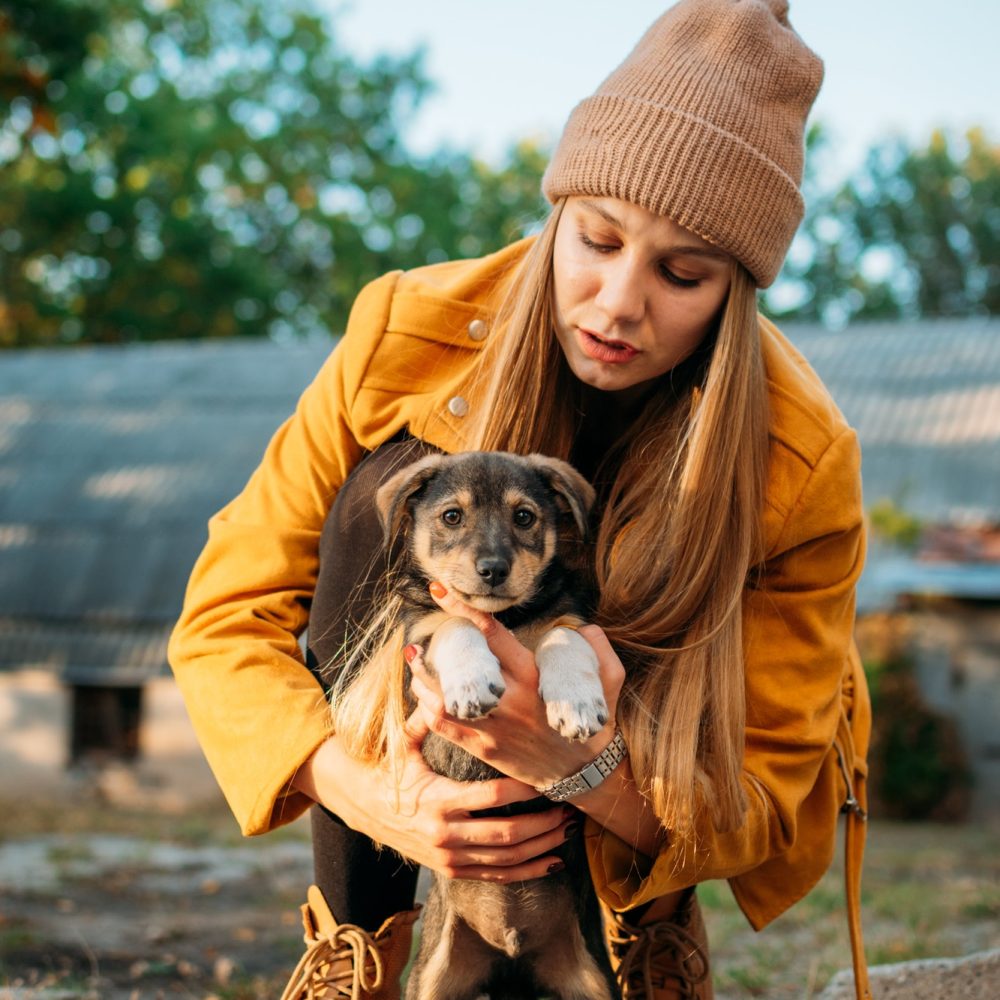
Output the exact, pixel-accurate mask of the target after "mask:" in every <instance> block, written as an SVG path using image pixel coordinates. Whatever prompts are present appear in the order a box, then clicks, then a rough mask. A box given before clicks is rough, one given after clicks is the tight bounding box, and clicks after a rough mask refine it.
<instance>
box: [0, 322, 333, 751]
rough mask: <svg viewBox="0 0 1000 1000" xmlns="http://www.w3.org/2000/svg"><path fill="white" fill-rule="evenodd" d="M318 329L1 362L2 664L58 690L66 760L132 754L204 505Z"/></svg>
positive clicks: (257, 446) (263, 440)
mask: <svg viewBox="0 0 1000 1000" xmlns="http://www.w3.org/2000/svg"><path fill="white" fill-rule="evenodd" d="M329 350H330V343H329V342H322V343H301V344H293V345H283V346H282V345H278V344H275V343H272V342H269V341H264V340H260V341H229V342H221V341H219V342H171V343H158V344H151V345H129V346H122V347H117V346H115V347H86V348H74V349H60V350H24V351H9V352H6V353H5V354H4V356H3V363H2V364H0V670H17V669H24V668H38V667H42V668H45V669H49V670H53V671H56V672H57V673H58V674H59V675H60V676H61V677H62V678H63V679H64V680H65V681H66V683H67V684H68V685H69V686H70V689H71V690H72V692H73V704H72V708H71V712H72V718H73V720H74V723H73V726H72V732H71V734H70V737H69V748H68V749H69V757H70V759H71V760H76V759H78V758H80V757H81V756H83V755H84V754H87V753H88V752H91V751H103V752H108V753H111V754H113V755H116V756H121V757H125V758H128V757H131V756H134V755H135V754H136V753H137V752H138V726H139V719H140V713H141V691H142V685H143V683H144V681H145V680H146V679H147V678H149V677H150V676H153V675H155V674H158V673H163V672H166V671H167V666H166V655H165V653H166V642H167V638H168V636H169V632H170V628H171V625H172V623H173V621H174V620H175V619H176V617H177V614H178V612H179V610H180V606H181V601H182V599H183V594H184V587H185V583H186V580H187V576H188V574H189V572H190V570H191V566H192V564H193V562H194V560H195V558H196V556H197V554H198V552H199V551H200V549H201V547H202V545H203V544H204V541H205V537H206V521H207V519H208V517H209V516H210V515H211V514H212V513H213V512H214V511H215V510H217V509H218V508H219V507H221V506H222V505H223V504H224V503H225V502H226V501H227V500H229V499H230V498H231V497H232V496H233V495H234V494H235V493H237V492H238V491H239V489H240V488H241V486H242V484H243V483H244V482H245V481H246V479H247V477H248V476H249V475H250V473H251V472H252V470H253V469H254V467H255V465H256V464H257V462H258V461H259V459H260V456H261V454H262V452H263V450H264V448H265V446H266V444H267V441H268V439H269V438H270V435H271V434H272V433H273V431H274V430H275V429H276V427H277V426H278V425H279V424H280V423H281V421H282V420H284V419H285V418H286V417H287V416H288V415H289V413H291V411H292V409H293V408H294V405H295V400H296V399H297V397H298V395H299V393H301V391H302V390H303V389H304V388H305V386H306V385H307V383H308V382H309V380H310V379H311V378H312V376H313V375H314V374H315V372H316V370H317V369H318V368H319V366H320V365H321V364H322V362H323V359H324V358H325V356H326V355H327V354H328V352H329Z"/></svg>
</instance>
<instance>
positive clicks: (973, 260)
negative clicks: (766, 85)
mask: <svg viewBox="0 0 1000 1000" xmlns="http://www.w3.org/2000/svg"><path fill="white" fill-rule="evenodd" d="M825 143H826V140H825V138H824V137H823V136H822V133H821V132H817V133H815V134H814V135H813V144H812V145H813V148H812V149H811V151H810V153H811V155H813V156H816V155H819V156H822V155H823V152H824V147H825ZM807 204H808V205H809V206H810V210H809V212H808V214H807V217H806V220H805V222H804V225H803V228H802V232H801V234H800V236H799V237H798V238H797V243H796V245H795V246H793V252H792V255H791V257H790V260H789V264H788V265H787V266H786V268H785V270H784V271H783V273H782V281H783V283H784V286H785V287H784V288H783V295H782V296H780V297H779V296H777V295H772V296H770V297H769V298H766V299H765V302H766V303H767V305H768V306H769V307H770V309H771V311H772V312H773V313H775V314H777V315H779V316H795V317H801V318H808V319H821V320H824V321H826V322H828V323H833V324H841V323H844V322H847V321H848V320H849V319H882V318H898V317H903V316H958V315H970V314H974V313H990V314H996V313H1000V207H998V206H1000V146H997V145H996V144H994V143H991V142H990V141H989V140H988V139H987V137H986V135H985V133H984V132H983V131H982V130H980V129H973V130H971V131H969V132H968V133H966V135H965V136H964V137H962V138H961V139H958V138H956V137H954V136H949V135H948V133H946V132H944V131H941V130H938V131H935V132H934V133H933V134H932V135H931V137H930V140H929V142H928V143H927V145H926V146H925V147H923V148H912V147H911V146H910V145H909V144H908V143H907V142H905V141H904V140H902V139H891V140H887V141H885V142H883V143H879V144H877V145H876V146H874V147H873V148H872V149H871V150H870V151H869V153H868V155H867V157H866V160H865V162H864V164H863V166H862V167H861V168H860V169H859V170H857V171H855V172H854V174H853V175H852V176H851V177H849V178H848V180H847V181H846V182H845V183H844V184H842V185H841V186H840V187H839V188H837V189H835V190H834V191H832V192H826V193H824V192H821V191H816V190H815V189H814V190H813V191H812V192H811V198H809V197H807ZM781 298H783V299H784V300H785V301H786V302H789V301H790V302H791V304H790V305H787V306H786V307H785V308H781V306H780V299H781Z"/></svg>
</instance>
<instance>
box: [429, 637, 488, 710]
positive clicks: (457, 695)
mask: <svg viewBox="0 0 1000 1000" xmlns="http://www.w3.org/2000/svg"><path fill="white" fill-rule="evenodd" d="M425 662H427V663H428V665H429V666H430V668H431V670H433V671H434V672H435V673H436V674H437V675H438V679H439V680H440V682H441V691H442V693H443V694H444V705H445V708H446V709H447V710H448V714H449V715H453V716H455V717H456V718H458V719H479V718H482V717H483V716H484V715H488V714H489V713H490V712H491V711H493V709H494V708H496V707H497V704H498V703H499V701H500V696H501V695H502V694H503V693H504V690H505V689H506V684H505V683H504V679H503V674H501V672H500V661H499V660H498V659H497V658H496V657H495V656H494V655H493V653H492V652H491V651H490V647H489V646H488V645H487V643H486V639H485V638H483V633H482V632H480V631H479V629H477V628H476V626H475V625H473V624H472V622H470V621H467V620H466V619H464V618H448V619H447V620H446V621H445V622H444V624H443V625H441V626H439V627H438V629H437V630H436V631H435V632H434V636H433V638H432V639H431V641H430V645H429V646H428V649H427V657H426V660H425Z"/></svg>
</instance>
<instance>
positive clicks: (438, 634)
mask: <svg viewBox="0 0 1000 1000" xmlns="http://www.w3.org/2000/svg"><path fill="white" fill-rule="evenodd" d="M593 500H594V491H593V489H592V488H591V486H590V484H589V483H587V481H586V480H585V479H584V478H583V477H582V476H581V475H580V474H579V473H578V472H576V470H575V469H573V468H572V467H571V466H569V465H568V464H567V463H565V462H561V461H558V460H556V459H550V458H545V457H543V456H540V455H529V456H527V457H523V456H517V455H512V454H507V453H498V452H468V453H463V454H458V455H450V456H449V455H432V456H428V457H427V458H424V459H422V460H420V461H418V462H416V463H414V464H412V465H410V466H407V467H406V468H405V469H403V470H401V471H400V472H398V473H397V474H396V475H394V476H393V477H392V478H391V479H389V480H388V481H387V482H386V483H385V484H384V485H383V486H382V487H381V489H379V491H378V493H377V496H376V505H377V507H378V511H379V514H380V516H381V518H382V522H383V525H384V526H385V529H386V538H387V541H388V542H390V543H392V542H393V541H396V542H397V549H396V551H397V552H398V558H397V562H396V565H395V566H394V567H393V570H394V573H395V574H396V575H395V577H394V587H395V589H396V592H397V593H398V594H399V595H400V596H401V598H402V607H403V611H402V617H403V628H404V639H405V642H407V643H413V644H418V645H420V646H421V647H423V649H424V654H423V659H424V664H425V666H426V668H427V669H428V670H429V672H431V673H432V674H434V675H436V676H437V678H438V680H439V682H440V685H441V689H442V692H443V694H444V701H445V705H446V707H447V710H448V712H449V714H451V715H453V716H456V717H458V718H460V719H477V718H481V717H482V716H484V715H486V714H488V713H489V712H490V711H491V710H492V709H493V708H495V707H496V705H497V704H498V703H499V700H500V698H501V697H502V695H503V693H504V678H503V675H502V673H501V671H500V664H499V663H498V662H497V659H496V657H494V655H493V654H492V653H491V652H490V649H489V647H488V646H487V644H486V641H485V639H484V638H483V636H482V633H481V632H480V631H479V630H478V629H477V628H476V627H475V626H474V625H472V624H471V623H470V622H468V621H466V620H465V619H464V618H455V617H451V616H449V615H447V614H446V613H445V612H443V611H442V610H441V609H440V608H438V607H437V605H436V604H435V603H434V602H433V601H432V600H431V598H430V596H429V593H428V590H427V585H428V583H429V582H430V581H431V580H438V581H440V582H441V583H443V584H444V585H445V586H446V587H448V589H449V591H451V592H452V593H453V594H455V595H456V596H457V597H459V598H460V599H461V600H463V601H464V602H465V603H467V604H469V605H471V606H473V607H476V608H479V609H481V610H483V611H488V612H491V613H492V614H494V615H496V617H497V618H498V620H499V621H501V622H502V623H503V624H504V625H506V626H507V627H508V628H510V629H511V630H512V631H513V632H514V633H515V635H517V637H518V638H519V639H520V641H521V642H522V643H524V644H525V645H526V646H528V647H529V648H531V649H533V650H534V653H535V658H536V662H537V664H538V672H539V693H540V695H541V697H542V699H543V701H544V703H545V706H546V713H547V718H548V721H549V723H550V725H551V726H552V727H553V728H554V729H556V730H557V731H558V732H559V733H561V734H562V735H563V736H564V737H566V738H567V739H573V740H584V739H587V738H588V737H589V736H592V735H593V734H595V733H596V732H598V731H599V730H600V729H601V728H602V727H603V726H604V724H605V723H606V722H607V718H608V709H607V705H606V704H605V700H604V695H603V691H602V688H601V684H600V679H599V677H598V664H597V658H596V656H595V654H594V652H593V650H592V649H591V647H590V646H589V644H588V643H587V642H586V641H585V640H584V639H583V638H581V637H580V636H579V635H578V633H577V632H576V630H575V626H576V625H578V624H581V623H582V621H583V619H582V617H581V612H582V611H583V610H584V602H583V600H582V598H583V589H584V586H585V584H584V579H585V574H584V573H583V572H582V571H581V568H580V567H579V566H577V565H575V564H574V561H575V560H577V561H578V560H579V556H580V552H581V550H582V549H583V543H584V540H585V537H586V535H587V526H588V515H589V511H590V507H591V505H592V504H593ZM400 542H401V544H399V543H400ZM423 755H424V758H425V760H426V761H427V763H428V765H429V766H430V767H431V768H432V769H433V770H434V771H436V772H437V773H439V774H443V775H445V776H447V777H450V778H454V779H457V780H461V781H482V780H485V779H488V778H494V777H498V776H499V772H498V771H496V770H495V769H494V768H492V767H490V766H489V765H487V764H485V763H483V762H482V761H480V760H478V759H476V758H474V757H472V756H471V755H470V754H468V753H466V752H465V751H464V750H462V749H460V748H459V747H456V746H455V745H454V744H452V743H449V742H447V741H446V740H443V739H441V738H439V737H437V736H435V735H434V734H431V735H429V736H428V737H427V738H426V739H425V741H424V744H423ZM550 805H551V804H550V803H549V802H548V801H547V800H545V799H541V798H540V799H537V800H534V801H533V802H531V803H524V804H521V805H520V806H519V807H514V806H511V807H508V808H506V809H504V810H495V811H491V812H504V813H507V814H509V813H512V812H524V811H537V810H541V809H546V808H549V807H550ZM563 851H564V860H565V863H566V867H565V869H564V870H563V871H561V872H559V873H557V874H554V875H550V876H547V877H546V878H542V879H534V880H531V881H527V882H521V883H515V884H512V885H495V884H493V883H486V882H479V881H472V880H457V879H456V880H450V879H446V878H444V877H442V876H435V879H434V882H433V885H432V888H431V891H430V895H429V897H428V900H427V907H426V910H425V915H424V920H423V930H422V933H421V943H420V950H419V952H418V954H417V957H416V960H415V962H414V965H413V968H412V970H411V972H410V977H409V980H408V984H407V989H406V1000H475V998H478V997H481V996H482V995H483V994H486V995H488V996H490V997H491V998H492V1000H535V998H537V997H539V996H551V997H554V998H557V1000H612V998H613V997H617V996H618V993H617V991H616V988H615V986H614V977H613V974H612V972H611V969H610V966H609V964H608V960H607V956H606V952H605V949H604V944H603V939H602V934H601V925H600V914H599V908H598V903H597V899H596V896H595V894H594V890H593V886H592V883H591V879H590V874H589V872H588V869H587V862H586V858H585V856H584V852H583V846H582V842H581V840H580V838H579V837H577V838H575V839H573V840H571V841H570V842H568V843H567V844H566V845H565V847H564V848H563Z"/></svg>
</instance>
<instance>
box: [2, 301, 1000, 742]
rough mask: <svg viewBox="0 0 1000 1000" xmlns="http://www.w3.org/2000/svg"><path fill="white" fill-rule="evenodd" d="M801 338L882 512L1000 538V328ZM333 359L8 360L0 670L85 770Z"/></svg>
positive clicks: (995, 324)
mask: <svg viewBox="0 0 1000 1000" xmlns="http://www.w3.org/2000/svg"><path fill="white" fill-rule="evenodd" d="M786 332H787V333H788V335H789V336H790V337H791V339H792V340H793V342H794V343H796V344H797V345H798V346H799V347H800V349H801V350H802V351H803V353H804V354H805V355H806V357H807V358H808V359H809V360H810V362H811V363H812V364H813V366H814V367H815V368H816V369H817V370H818V371H819V373H820V375H821V376H822V377H823V379H824V380H825V381H826V383H827V385H828V386H829V387H830V389H831V391H832V392H833V394H834V396H835V398H836V399H837V400H838V402H839V403H840V405H841V408H842V409H843V410H844V412H845V414H846V416H847V418H848V419H849V420H850V421H851V422H852V423H853V424H854V425H855V426H856V427H857V428H858V430H859V433H860V437H861V442H862V448H863V454H864V481H865V495H866V500H867V502H869V503H870V502H872V501H874V500H876V499H878V498H880V497H891V498H894V499H896V500H897V501H898V502H900V503H901V504H902V505H903V506H905V507H906V508H907V509H908V510H911V511H912V512H913V513H914V514H916V515H917V516H920V517H922V518H924V519H929V520H938V521H949V520H955V519H968V518H993V519H995V520H998V521H1000V321H998V320H987V319H982V320H962V321H944V320H940V321H933V322H917V323H913V322H907V323H898V324H896V323H894V324H877V325H864V326H861V325H859V326H856V327H851V328H848V329H847V330H843V331H836V332H833V331H828V330H824V329H822V328H819V327H810V326H799V325H790V326H787V327H786ZM330 347H331V344H330V342H328V341H319V342H300V343H291V344H287V343H282V344H279V343H275V342H272V341H267V340H257V341H209V342H203V341H192V342H181V341H178V342H168V343H156V344H135V345H129V346H120V347H119V346H115V347H85V348H66V349H58V350H18V351H7V352H5V353H4V355H3V363H2V364H0V670H17V669H23V668H26V667H36V668H37V667H43V668H45V669H49V670H53V671H56V672H58V673H59V674H60V676H62V677H63V678H64V679H65V680H66V681H67V683H68V684H69V685H70V686H71V688H72V689H73V691H74V698H75V702H76V711H75V715H76V717H77V725H76V726H75V727H74V730H73V734H72V735H71V739H70V756H71V758H75V757H78V756H80V755H82V754H84V753H86V752H88V751H89V750H91V749H93V748H101V747H103V748H104V749H106V750H110V751H111V752H115V753H118V754H120V755H123V756H126V757H127V756H129V755H133V754H135V753H136V752H137V749H138V742H137V739H138V738H137V726H138V720H139V714H140V711H141V688H142V683H143V681H144V679H145V678H148V677H150V676H153V675H156V674H160V673H165V672H166V671H167V667H166V657H165V651H166V641H167V636H168V635H169V631H170V628H171V625H172V623H173V621H174V620H175V618H176V616H177V614H178V612H179V610H180V606H181V601H182V598H183V593H184V587H185V583H186V580H187V576H188V574H189V572H190V569H191V566H192V564H193V562H194V560H195V558H196V556H197V554H198V552H199V550H200V548H201V546H202V544H203V543H204V540H205V536H206V522H207V520H208V518H209V517H210V515H211V514H212V513H213V512H214V511H216V510H217V509H218V508H220V507H221V506H222V505H223V504H225V503H226V502H227V501H228V500H229V499H230V498H231V497H232V496H234V495H235V494H236V493H237V492H238V491H239V490H240V488H241V487H242V485H243V483H244V482H245V481H246V479H247V477H248V476H249V475H250V473H251V472H252V470H253V469H254V467H255V466H256V464H257V462H258V460H259V458H260V456H261V454H262V452H263V450H264V448H265V446H266V444H267V441H268V439H269V437H270V435H271V434H272V433H273V431H274V430H275V429H276V428H277V427H278V425H279V424H280V423H281V422H282V420H284V419H285V418H286V417H287V416H288V415H289V414H290V413H291V412H292V410H293V408H294V406H295V401H296V399H297V397H298V395H299V394H300V392H301V391H302V390H303V389H304V388H305V386H306V385H307V384H308V382H309V381H310V379H311V378H312V376H313V375H314V374H315V372H316V371H317V370H318V368H319V367H320V365H321V364H322V362H323V360H324V358H325V357H326V355H327V354H328V353H329V350H330ZM873 556H874V558H873V559H872V561H871V568H870V570H869V573H870V574H872V575H873V576H874V575H877V571H876V568H877V566H878V564H879V554H878V552H877V551H876V552H874V553H873ZM869 573H866V581H867V580H868V577H869ZM866 581H863V584H864V583H865V582H866Z"/></svg>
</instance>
